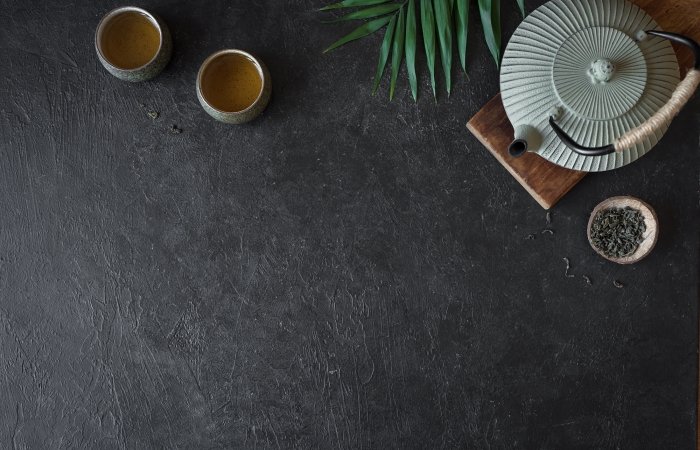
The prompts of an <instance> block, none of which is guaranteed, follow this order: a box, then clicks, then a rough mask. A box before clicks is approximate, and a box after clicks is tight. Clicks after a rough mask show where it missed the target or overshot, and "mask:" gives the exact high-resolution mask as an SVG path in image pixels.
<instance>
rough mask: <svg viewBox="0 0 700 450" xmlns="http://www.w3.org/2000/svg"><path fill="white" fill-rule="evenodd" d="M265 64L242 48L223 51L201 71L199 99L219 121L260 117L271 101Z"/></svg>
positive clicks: (242, 120)
mask: <svg viewBox="0 0 700 450" xmlns="http://www.w3.org/2000/svg"><path fill="white" fill-rule="evenodd" d="M270 92H271V81H270V74H269V72H268V70H267V68H266V67H265V65H264V64H263V63H262V61H260V60H259V59H257V58H256V57H254V56H253V55H251V54H250V53H247V52H244V51H242V50H234V49H230V50H222V51H219V52H216V53H214V54H213V55H211V56H210V57H209V58H207V59H206V60H205V61H204V63H203V64H202V67H201V68H200V69H199V73H198V74H197V98H198V99H199V102H200V104H201V105H202V107H203V108H204V110H205V111H206V112H207V113H208V114H209V115H211V116H212V117H213V118H215V119H216V120H219V121H221V122H225V123H232V124H240V123H245V122H249V121H251V120H253V119H255V118H256V117H258V116H259V115H260V114H261V113H262V112H263V110H264V109H265V107H266V106H267V104H268V102H269V100H270Z"/></svg>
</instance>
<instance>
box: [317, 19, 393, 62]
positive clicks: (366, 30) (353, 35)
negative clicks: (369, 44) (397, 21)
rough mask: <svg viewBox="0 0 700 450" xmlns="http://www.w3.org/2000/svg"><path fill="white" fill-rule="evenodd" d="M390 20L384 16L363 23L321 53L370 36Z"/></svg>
mask: <svg viewBox="0 0 700 450" xmlns="http://www.w3.org/2000/svg"><path fill="white" fill-rule="evenodd" d="M390 20H391V17H389V16H384V17H380V18H379V19H374V20H371V21H369V22H366V23H364V24H363V25H360V26H359V27H357V28H355V29H354V30H353V31H351V32H350V33H348V34H346V35H345V36H343V37H342V38H340V39H338V40H337V41H335V42H334V43H332V44H331V45H330V47H328V48H327V49H325V50H324V51H323V53H326V52H329V51H331V50H333V49H336V48H338V47H340V46H341V45H344V44H347V43H348V42H351V41H354V40H356V39H360V38H361V37H365V36H367V35H368V34H372V33H374V32H375V31H377V30H378V29H380V28H381V27H383V26H384V25H386V24H387V23H389V21H390Z"/></svg>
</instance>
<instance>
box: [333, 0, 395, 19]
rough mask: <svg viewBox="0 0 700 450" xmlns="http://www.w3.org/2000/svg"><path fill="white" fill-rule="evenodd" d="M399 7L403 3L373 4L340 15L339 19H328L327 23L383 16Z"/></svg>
mask: <svg viewBox="0 0 700 450" xmlns="http://www.w3.org/2000/svg"><path fill="white" fill-rule="evenodd" d="M399 8H401V3H389V4H386V5H377V6H371V7H369V8H365V9H360V10H359V11H354V12H351V13H350V14H346V15H344V16H343V17H339V18H337V19H333V20H328V21H326V23H333V22H342V21H345V20H358V19H369V18H371V17H377V16H383V15H384V14H389V13H392V12H394V11H396V10H397V9H399Z"/></svg>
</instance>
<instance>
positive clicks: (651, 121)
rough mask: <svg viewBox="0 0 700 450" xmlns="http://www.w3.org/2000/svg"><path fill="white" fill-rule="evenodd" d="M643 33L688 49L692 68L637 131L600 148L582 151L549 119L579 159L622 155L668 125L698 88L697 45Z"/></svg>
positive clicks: (670, 36)
mask: <svg viewBox="0 0 700 450" xmlns="http://www.w3.org/2000/svg"><path fill="white" fill-rule="evenodd" d="M646 33H647V34H651V35H654V36H659V37H662V38H665V39H668V40H670V41H673V42H677V43H679V44H683V45H685V46H688V47H690V49H691V50H692V51H693V55H694V57H695V63H694V65H693V68H692V69H690V70H688V73H687V74H686V76H685V78H684V79H683V81H681V82H680V83H679V84H678V86H677V87H676V90H675V91H673V94H671V98H670V99H669V100H668V102H666V104H665V105H664V106H662V107H661V109H659V110H658V111H656V112H655V113H654V114H653V115H652V116H651V117H649V118H648V119H647V120H646V121H645V122H644V123H642V124H641V125H639V126H638V127H636V128H633V129H631V130H629V131H627V132H626V133H625V134H623V135H622V136H620V137H619V138H617V139H616V140H615V142H613V143H612V144H608V145H604V146H602V147H585V146H583V145H580V144H579V143H577V142H576V141H574V140H573V139H571V136H569V135H568V134H566V132H565V131H564V130H562V129H561V127H560V126H559V125H557V123H556V121H555V119H554V117H553V116H550V118H549V124H550V125H551V127H552V129H554V132H555V133H556V135H557V136H558V137H559V139H561V141H562V142H563V143H564V144H565V145H566V146H567V147H569V148H570V149H571V150H573V151H574V152H576V153H578V154H579V155H585V156H600V155H607V154H609V153H614V152H622V151H625V150H627V149H628V148H630V147H632V146H634V145H636V144H638V143H640V142H642V141H643V140H644V139H647V138H649V137H650V136H651V135H652V134H653V133H654V132H655V131H656V130H658V129H659V128H661V127H663V126H664V125H667V124H668V123H670V122H671V120H673V118H674V117H676V115H678V113H679V112H680V110H681V108H683V106H684V105H685V104H686V103H688V100H690V97H692V96H693V94H694V93H695V90H696V89H697V88H698V85H700V45H698V43H697V42H695V41H694V40H692V39H691V38H689V37H687V36H683V35H681V34H677V33H668V32H665V31H655V30H649V31H646Z"/></svg>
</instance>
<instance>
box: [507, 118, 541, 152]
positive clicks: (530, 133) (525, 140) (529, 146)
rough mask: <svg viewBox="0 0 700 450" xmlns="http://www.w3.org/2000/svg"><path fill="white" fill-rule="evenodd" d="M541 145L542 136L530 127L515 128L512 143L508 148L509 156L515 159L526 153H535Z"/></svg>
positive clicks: (519, 126) (520, 126)
mask: <svg viewBox="0 0 700 450" xmlns="http://www.w3.org/2000/svg"><path fill="white" fill-rule="evenodd" d="M540 145H542V136H541V135H540V133H539V131H537V129H536V128H534V127H532V126H530V125H518V126H516V127H515V133H514V138H513V142H511V144H510V145H509V146H508V153H509V154H510V156H512V157H514V158H517V157H519V156H522V155H523V154H525V152H527V151H531V152H536V151H537V150H538V149H539V148H540Z"/></svg>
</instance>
